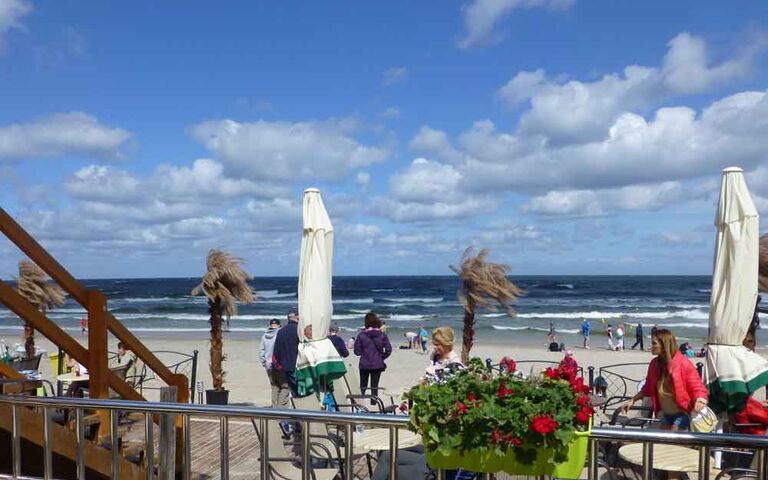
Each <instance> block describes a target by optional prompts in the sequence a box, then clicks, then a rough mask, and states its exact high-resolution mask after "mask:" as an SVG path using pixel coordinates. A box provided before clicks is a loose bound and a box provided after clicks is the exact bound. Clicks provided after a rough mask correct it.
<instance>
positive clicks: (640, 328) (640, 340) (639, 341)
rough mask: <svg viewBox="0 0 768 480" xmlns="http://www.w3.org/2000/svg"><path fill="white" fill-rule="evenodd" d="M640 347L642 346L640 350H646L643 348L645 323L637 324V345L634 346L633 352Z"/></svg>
mask: <svg viewBox="0 0 768 480" xmlns="http://www.w3.org/2000/svg"><path fill="white" fill-rule="evenodd" d="M638 345H640V350H645V348H643V322H637V325H635V343H633V344H632V350H634V349H635V347H636V346H638Z"/></svg>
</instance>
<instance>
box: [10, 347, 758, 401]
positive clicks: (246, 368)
mask: <svg viewBox="0 0 768 480" xmlns="http://www.w3.org/2000/svg"><path fill="white" fill-rule="evenodd" d="M140 338H141V340H142V341H143V342H144V343H145V344H146V345H147V346H148V347H149V348H150V349H152V350H153V351H160V350H173V351H178V352H186V353H191V352H192V351H193V350H198V351H199V352H200V353H199V362H198V369H197V379H198V381H202V382H203V383H204V385H205V388H210V386H211V376H210V371H209V368H208V358H209V357H208V341H207V339H203V338H183V337H178V336H175V337H161V338H158V337H148V336H145V337H140ZM6 340H8V337H7V336H6ZM80 340H81V341H84V340H85V337H81V338H80ZM544 340H545V339H542V343H541V345H534V346H531V345H515V344H509V343H507V344H492V343H488V342H485V343H484V344H481V345H475V347H474V348H473V349H472V352H471V354H472V356H478V357H480V358H482V359H485V358H491V359H492V360H493V362H494V363H498V361H499V360H500V359H501V358H502V357H503V356H505V355H506V356H509V357H510V358H512V359H514V360H516V361H518V362H520V361H526V360H540V361H552V362H557V361H560V360H561V359H562V358H563V354H562V353H559V352H549V351H547V350H546V349H545V347H544V343H545V342H544ZM37 344H38V346H40V347H42V348H45V349H47V350H49V351H51V348H52V346H51V344H50V342H48V341H47V340H46V339H44V338H42V337H39V336H38V337H37ZM397 346H398V345H397V344H394V345H393V347H394V350H393V353H392V355H391V356H390V358H389V359H387V370H386V371H385V372H384V373H383V374H382V378H381V382H380V385H381V386H383V387H386V388H387V391H388V392H389V393H391V394H394V396H395V397H396V398H395V400H399V396H400V395H401V394H402V393H403V392H405V391H407V390H408V388H410V386H412V385H415V384H416V383H417V382H418V380H419V378H420V377H421V376H422V375H423V374H424V368H425V367H426V366H427V363H428V359H429V357H428V356H427V355H426V354H423V353H419V352H417V351H416V350H401V349H398V348H397ZM224 348H225V354H226V356H227V359H226V361H225V363H224V368H225V371H226V372H227V374H226V377H225V386H226V388H227V389H229V390H230V397H229V398H230V403H244V404H253V405H260V406H261V405H269V401H270V388H269V383H268V381H267V375H266V373H265V370H264V369H263V368H262V366H261V364H260V363H259V339H258V338H255V339H253V338H252V339H237V338H232V337H230V338H226V340H225V342H224ZM460 348H461V347H460V346H458V348H457V352H458V351H459V350H460ZM572 349H573V351H574V356H575V358H576V361H577V362H578V363H579V365H580V366H582V367H584V369H585V372H584V376H585V380H586V379H587V375H588V374H587V367H588V366H593V367H595V376H597V375H598V371H599V368H600V367H605V366H607V365H616V364H626V363H629V364H637V365H629V366H626V367H620V371H621V374H622V375H625V376H627V377H630V378H633V379H640V378H643V377H644V376H645V372H646V369H647V364H648V362H649V361H650V360H651V358H652V355H651V353H650V352H648V351H645V352H641V351H637V350H625V351H623V352H612V351H610V350H608V349H607V348H605V347H599V348H598V347H594V348H592V349H590V350H585V349H583V348H581V347H572ZM110 350H111V351H114V350H116V342H115V341H113V342H112V344H110ZM761 353H762V354H763V355H765V353H766V351H765V350H764V349H763V350H762V351H761ZM352 355H354V354H352ZM701 360H702V359H695V361H697V362H698V361H701ZM545 366H546V365H543V366H542V365H541V364H538V365H535V366H534V365H530V364H525V363H523V364H520V365H519V369H520V370H522V371H523V372H524V373H526V374H527V373H529V371H530V369H531V368H535V369H537V370H540V369H541V368H543V367H545ZM40 368H41V371H42V372H43V376H44V378H47V379H49V380H54V378H55V376H54V375H53V370H52V367H51V362H49V361H47V359H44V361H43V362H42V363H41V367H40ZM54 384H55V382H54ZM153 385H154V386H155V387H157V386H158V385H159V384H158V383H156V382H155V383H150V384H149V385H148V386H153ZM145 396H146V397H147V398H148V399H149V400H154V399H156V398H157V391H156V390H152V389H150V390H147V391H145Z"/></svg>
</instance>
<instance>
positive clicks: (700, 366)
mask: <svg viewBox="0 0 768 480" xmlns="http://www.w3.org/2000/svg"><path fill="white" fill-rule="evenodd" d="M696 371H697V372H699V378H704V364H703V363H701V362H696Z"/></svg>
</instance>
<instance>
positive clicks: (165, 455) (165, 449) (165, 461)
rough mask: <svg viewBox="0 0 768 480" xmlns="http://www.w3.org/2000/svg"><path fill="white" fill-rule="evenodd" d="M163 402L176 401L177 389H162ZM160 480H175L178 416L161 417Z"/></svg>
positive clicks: (167, 415) (161, 399)
mask: <svg viewBox="0 0 768 480" xmlns="http://www.w3.org/2000/svg"><path fill="white" fill-rule="evenodd" d="M160 401H161V402H171V403H173V402H175V401H176V387H175V386H171V387H163V388H161V389H160ZM159 471H160V478H174V476H175V473H176V416H175V415H173V414H171V413H164V414H162V415H161V416H160V470H159Z"/></svg>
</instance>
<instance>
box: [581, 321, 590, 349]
mask: <svg viewBox="0 0 768 480" xmlns="http://www.w3.org/2000/svg"><path fill="white" fill-rule="evenodd" d="M590 328H591V325H590V323H589V319H586V318H585V319H584V321H583V322H581V335H582V336H583V337H584V348H589V330H590Z"/></svg>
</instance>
